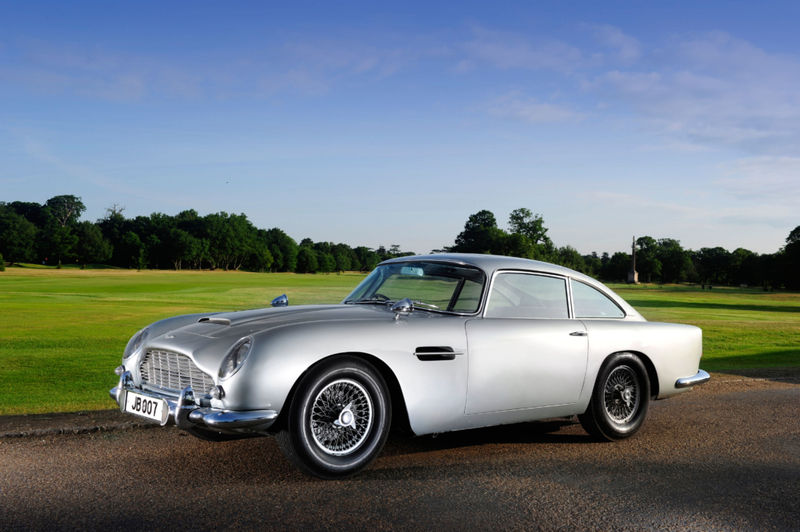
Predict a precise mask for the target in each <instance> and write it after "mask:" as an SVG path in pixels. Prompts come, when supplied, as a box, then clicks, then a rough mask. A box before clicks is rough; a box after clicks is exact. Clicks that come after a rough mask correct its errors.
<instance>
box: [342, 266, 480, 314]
mask: <svg viewBox="0 0 800 532" xmlns="http://www.w3.org/2000/svg"><path fill="white" fill-rule="evenodd" d="M485 282H486V276H485V275H484V274H483V272H482V271H480V270H478V269H477V268H471V267H468V266H459V265H455V264H447V263H440V262H426V261H420V262H402V263H394V264H384V265H381V266H378V267H377V268H375V270H373V272H372V273H371V274H369V275H368V276H367V278H366V279H364V280H363V281H362V282H361V284H359V285H358V286H357V287H356V289H355V290H353V292H352V293H351V294H350V295H349V296H347V298H346V299H345V300H344V303H351V304H354V303H385V302H387V301H389V302H396V301H400V300H402V299H404V298H409V299H410V300H411V301H413V302H414V306H415V307H416V308H419V309H423V310H434V311H436V310H438V311H444V312H459V313H473V312H477V310H478V306H479V305H480V302H481V294H482V293H483V286H484V284H485Z"/></svg>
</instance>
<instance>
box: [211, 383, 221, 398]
mask: <svg viewBox="0 0 800 532" xmlns="http://www.w3.org/2000/svg"><path fill="white" fill-rule="evenodd" d="M208 395H210V396H211V397H213V398H214V399H222V398H223V397H225V390H223V389H222V386H220V385H219V384H217V385H216V386H212V387H211V388H209V390H208Z"/></svg>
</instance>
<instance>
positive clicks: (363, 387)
mask: <svg viewBox="0 0 800 532" xmlns="http://www.w3.org/2000/svg"><path fill="white" fill-rule="evenodd" d="M391 410H392V409H391V401H390V397H389V394H388V392H387V391H386V383H385V382H384V380H383V377H381V374H380V373H378V371H377V370H376V369H375V368H374V367H373V366H372V365H371V364H369V363H368V362H366V361H364V360H362V359H360V358H356V357H351V356H342V357H336V358H333V359H330V360H328V361H324V362H322V363H321V364H320V365H319V366H317V367H315V368H313V369H312V370H311V371H309V373H308V374H306V375H305V376H304V377H303V378H302V380H301V381H300V383H299V385H298V387H297V391H296V393H295V394H294V396H293V398H292V401H291V404H290V405H289V415H288V416H287V418H286V426H285V427H284V428H283V429H282V430H281V431H280V432H279V433H278V434H277V439H278V444H279V446H280V448H281V451H283V453H284V455H286V458H287V459H288V460H289V461H290V462H292V463H293V464H294V465H295V466H296V467H297V468H298V469H300V470H301V471H304V472H305V473H308V474H310V475H313V476H315V477H319V478H324V479H337V478H347V477H349V476H352V475H355V474H356V473H358V472H360V471H361V470H363V469H364V468H365V467H367V466H368V465H369V464H371V463H372V461H373V460H375V458H377V456H378V454H379V453H380V451H381V449H382V448H383V444H384V443H385V442H386V437H387V436H388V434H389V427H390V426H391Z"/></svg>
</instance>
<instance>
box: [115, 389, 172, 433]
mask: <svg viewBox="0 0 800 532" xmlns="http://www.w3.org/2000/svg"><path fill="white" fill-rule="evenodd" d="M125 412H127V413H128V414H136V415H137V416H142V417H146V418H147V419H152V420H153V421H157V422H159V423H161V424H162V425H164V424H165V423H166V422H167V418H168V417H169V406H168V405H167V401H165V400H164V399H155V398H153V397H147V396H146V395H141V394H138V393H136V392H130V391H129V392H127V393H126V394H125Z"/></svg>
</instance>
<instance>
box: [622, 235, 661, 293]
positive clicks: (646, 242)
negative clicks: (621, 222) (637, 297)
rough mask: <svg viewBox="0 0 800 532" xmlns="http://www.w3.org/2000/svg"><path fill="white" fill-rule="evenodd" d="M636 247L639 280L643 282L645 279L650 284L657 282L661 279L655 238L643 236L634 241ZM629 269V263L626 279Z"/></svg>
mask: <svg viewBox="0 0 800 532" xmlns="http://www.w3.org/2000/svg"><path fill="white" fill-rule="evenodd" d="M636 247H638V248H639V249H638V250H637V252H636V271H637V272H639V280H641V281H644V279H645V278H646V279H647V282H648V283H652V282H654V280H655V281H656V282H657V281H658V280H659V279H661V260H660V259H659V255H658V254H659V249H658V241H656V239H655V238H652V237H649V236H643V237H640V238H637V239H636ZM630 269H631V268H630V262H629V263H628V269H627V270H626V274H625V275H626V277H627V275H628V274H627V272H628V271H630Z"/></svg>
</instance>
